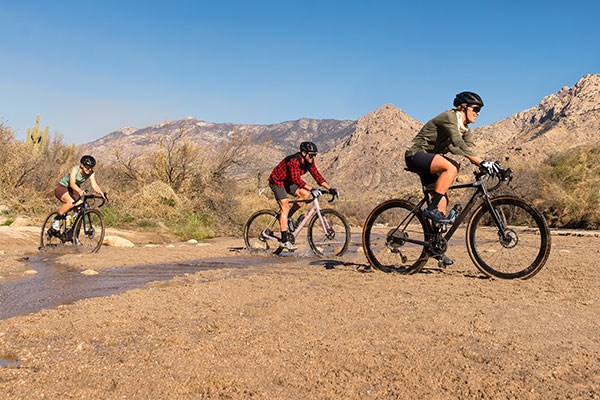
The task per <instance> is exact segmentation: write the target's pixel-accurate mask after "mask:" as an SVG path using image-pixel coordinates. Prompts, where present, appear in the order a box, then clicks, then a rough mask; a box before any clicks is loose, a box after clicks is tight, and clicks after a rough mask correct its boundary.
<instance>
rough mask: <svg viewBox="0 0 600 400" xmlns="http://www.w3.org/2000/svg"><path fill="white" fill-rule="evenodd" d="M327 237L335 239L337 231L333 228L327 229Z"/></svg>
mask: <svg viewBox="0 0 600 400" xmlns="http://www.w3.org/2000/svg"><path fill="white" fill-rule="evenodd" d="M325 237H326V238H327V239H329V240H333V239H335V231H334V230H333V229H329V230H327V234H326V235H325Z"/></svg>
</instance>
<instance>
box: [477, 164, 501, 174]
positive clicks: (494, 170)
mask: <svg viewBox="0 0 600 400" xmlns="http://www.w3.org/2000/svg"><path fill="white" fill-rule="evenodd" d="M479 168H481V169H482V170H483V171H484V172H486V173H488V174H489V175H492V176H494V175H498V173H499V172H500V171H501V170H502V168H501V167H500V163H499V162H498V161H482V162H481V164H479Z"/></svg>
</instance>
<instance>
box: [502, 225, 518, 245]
mask: <svg viewBox="0 0 600 400" xmlns="http://www.w3.org/2000/svg"><path fill="white" fill-rule="evenodd" d="M498 236H499V238H500V244H501V245H502V246H503V247H505V248H507V249H512V248H513V247H515V246H516V245H517V243H519V236H518V235H517V232H515V231H513V230H512V229H507V230H506V232H505V234H504V235H502V232H498Z"/></svg>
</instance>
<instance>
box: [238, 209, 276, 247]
mask: <svg viewBox="0 0 600 400" xmlns="http://www.w3.org/2000/svg"><path fill="white" fill-rule="evenodd" d="M279 235H280V233H279V221H278V219H277V213H276V212H275V211H272V210H261V211H258V212H256V213H255V214H253V215H252V216H251V217H250V218H249V219H248V222H247V223H246V226H245V227H244V241H245V242H246V248H247V249H248V250H249V251H252V252H256V251H268V250H271V249H277V248H278V247H279V240H278V239H279Z"/></svg>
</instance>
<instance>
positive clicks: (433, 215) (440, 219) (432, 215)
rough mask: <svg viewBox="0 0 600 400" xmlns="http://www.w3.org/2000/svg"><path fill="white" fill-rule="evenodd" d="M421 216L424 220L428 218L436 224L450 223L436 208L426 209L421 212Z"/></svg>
mask: <svg viewBox="0 0 600 400" xmlns="http://www.w3.org/2000/svg"><path fill="white" fill-rule="evenodd" d="M423 215H424V216H425V217H426V218H429V219H430V220H432V221H433V222H437V223H438V224H448V223H450V220H449V219H448V218H446V216H445V215H444V214H442V213H441V212H440V210H438V209H437V208H434V209H433V210H430V209H429V208H426V209H425V210H423Z"/></svg>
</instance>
